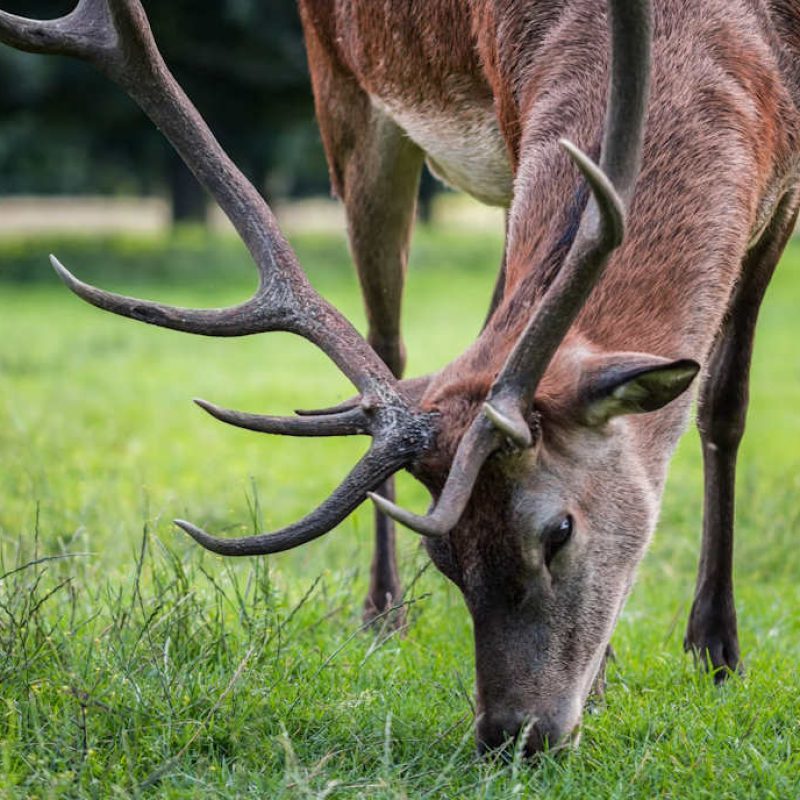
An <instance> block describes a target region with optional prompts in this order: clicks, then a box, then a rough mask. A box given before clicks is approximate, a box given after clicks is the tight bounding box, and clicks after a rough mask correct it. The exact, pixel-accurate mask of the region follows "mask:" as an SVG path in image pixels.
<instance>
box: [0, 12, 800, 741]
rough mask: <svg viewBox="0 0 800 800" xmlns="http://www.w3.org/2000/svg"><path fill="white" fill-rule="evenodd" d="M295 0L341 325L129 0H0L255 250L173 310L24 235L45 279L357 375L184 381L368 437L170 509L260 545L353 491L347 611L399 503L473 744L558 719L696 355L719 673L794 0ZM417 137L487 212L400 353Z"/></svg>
mask: <svg viewBox="0 0 800 800" xmlns="http://www.w3.org/2000/svg"><path fill="white" fill-rule="evenodd" d="M299 10H300V15H301V19H302V24H303V29H304V36H305V41H306V47H307V52H308V60H309V67H310V75H311V82H312V87H313V91H314V97H315V108H316V114H317V119H318V123H319V128H320V131H321V135H322V141H323V145H324V148H325V151H326V155H327V159H328V164H329V168H330V175H331V182H332V186H333V190H334V193H335V194H336V195H337V196H338V197H339V198H341V200H342V202H343V203H344V207H345V210H346V216H347V221H348V232H349V238H350V244H351V250H352V254H353V259H354V262H355V266H356V268H357V272H358V275H359V278H360V283H361V287H362V293H363V298H364V302H365V307H366V315H367V324H368V332H367V335H366V337H362V336H361V335H360V334H359V333H358V332H357V331H356V330H355V328H354V327H353V326H352V325H351V324H350V323H349V322H348V321H347V320H346V319H345V318H344V317H343V316H342V315H341V314H340V313H339V312H338V311H337V310H336V309H335V308H333V307H332V306H331V305H330V304H329V303H328V302H327V301H326V300H324V299H323V298H322V297H321V296H320V295H319V294H318V293H317V292H316V291H315V290H314V289H313V288H312V286H311V284H310V283H309V281H308V279H307V277H306V275H305V273H304V272H303V270H302V268H301V266H300V264H299V262H298V260H297V258H296V256H295V255H294V253H293V251H292V249H291V247H290V246H289V244H288V242H287V240H286V239H285V238H284V236H283V235H282V233H281V231H280V229H279V227H278V224H277V222H276V219H275V217H274V216H273V214H272V211H271V210H270V208H269V207H268V205H267V204H266V202H265V201H264V200H263V199H262V197H261V195H260V194H259V192H258V191H257V190H256V189H255V188H254V187H253V185H252V184H251V183H249V182H248V181H247V180H246V178H245V177H244V176H243V175H242V173H241V172H239V170H238V169H237V168H236V166H235V165H234V164H233V163H232V162H231V160H230V158H229V157H228V156H227V155H226V153H225V152H224V151H223V150H222V148H221V147H220V145H219V144H218V143H217V141H216V140H215V138H214V136H213V134H212V133H211V131H210V130H209V129H208V127H207V126H206V124H205V123H204V121H203V119H202V118H201V116H200V114H199V113H198V111H197V110H196V109H195V108H194V106H193V105H192V104H191V102H190V100H189V99H188V98H187V97H186V95H185V94H184V92H183V91H182V89H181V88H180V87H179V86H178V84H177V83H176V82H175V80H174V78H173V77H172V75H171V73H170V72H169V70H168V68H167V66H166V64H165V62H164V60H163V58H162V56H161V54H160V53H159V50H158V48H157V46H156V43H155V41H154V38H153V35H152V32H151V30H150V27H149V23H148V20H147V17H146V15H145V12H144V10H143V8H142V5H141V3H140V2H139V0H80V2H79V3H78V4H77V6H76V8H75V9H74V11H72V12H71V13H70V14H68V15H66V16H64V17H62V18H59V19H55V20H49V21H39V20H32V19H27V18H22V17H18V16H15V15H12V14H9V13H6V12H2V13H0V40H2V41H3V42H5V43H6V44H8V45H11V46H13V47H16V48H19V49H22V50H27V51H32V52H37V53H49V54H61V55H66V56H72V57H75V58H79V59H83V60H84V61H87V62H89V63H90V64H92V65H93V66H94V67H96V68H97V69H99V70H100V71H101V72H103V73H104V74H105V75H107V76H108V77H109V78H111V79H112V80H114V81H116V82H117V83H118V84H119V85H120V86H121V87H122V88H123V89H124V90H125V91H127V92H128V94H129V95H130V96H131V97H132V98H133V99H134V100H135V101H136V102H137V103H138V104H139V106H141V108H142V109H143V110H144V112H145V113H146V114H147V115H148V116H149V117H150V119H151V120H152V121H153V123H154V124H155V125H156V126H157V127H158V128H159V129H160V130H161V131H162V132H163V134H164V135H165V136H166V138H167V139H168V140H169V142H170V143H171V144H172V146H173V147H174V148H175V149H176V150H177V151H178V153H179V154H180V155H181V156H182V158H183V159H184V161H185V162H186V163H187V165H188V166H189V168H190V169H191V170H192V172H193V173H194V175H195V176H196V178H197V179H198V181H199V182H200V183H201V184H202V185H203V186H204V187H205V188H206V189H207V190H208V192H209V193H210V194H211V195H212V196H213V197H214V199H215V200H216V201H217V203H218V204H219V205H220V207H221V208H222V209H223V211H224V212H225V213H226V214H227V215H228V217H229V218H230V220H231V222H232V223H233V225H234V227H235V228H236V231H237V232H238V234H239V236H240V237H241V239H242V240H243V242H244V243H245V245H246V246H247V248H248V250H249V252H250V254H251V256H252V258H253V261H254V263H255V265H256V267H257V269H258V273H259V277H260V281H259V287H258V289H257V291H256V293H255V294H254V296H253V297H252V298H251V299H249V300H245V301H244V302H242V303H241V304H239V305H236V306H233V307H230V308H225V309H202V310H195V309H184V308H176V307H171V306H166V305H163V304H160V303H157V302H153V301H145V300H139V299H134V298H128V297H125V296H122V295H117V294H112V293H109V292H106V291H103V290H101V289H99V288H96V287H93V286H90V285H88V284H86V283H84V282H82V281H80V280H79V279H78V278H77V277H75V276H74V275H73V274H72V273H71V272H69V271H68V270H67V269H66V268H65V267H64V266H63V265H62V264H61V263H60V262H59V261H58V260H57V259H56V258H55V257H51V260H52V264H53V267H54V268H55V270H56V272H57V273H58V275H59V276H60V278H61V279H62V280H63V282H64V283H65V284H66V285H67V287H69V289H71V290H72V291H73V292H74V293H75V294H76V295H78V296H79V297H80V298H82V299H83V300H85V301H87V302H88V303H90V304H92V305H94V306H97V307H98V308H101V309H104V310H106V311H109V312H113V313H115V314H119V315H122V316H126V317H130V318H133V319H136V320H140V321H142V322H146V323H149V324H151V325H159V326H162V327H166V328H171V329H174V330H178V331H184V332H188V333H194V334H200V335H204V336H245V335H250V334H257V333H264V332H269V331H276V330H280V331H289V332H291V333H294V334H297V335H299V336H301V337H304V338H305V339H306V340H308V341H309V342H311V343H312V344H313V345H315V346H316V347H318V348H320V349H321V350H322V351H323V352H324V353H325V354H326V355H327V356H328V358H330V360H331V361H332V362H333V363H334V364H335V365H336V366H337V367H338V369H339V370H341V372H342V373H343V374H344V375H345V376H346V377H347V378H348V379H349V380H350V382H351V383H352V384H353V386H354V388H355V390H356V394H355V395H354V397H353V398H351V399H349V400H347V401H345V402H343V403H339V404H338V405H335V406H331V407H328V408H322V409H320V410H316V411H304V412H298V413H297V414H296V415H295V416H289V417H278V416H269V415H262V414H255V413H244V412H237V411H232V410H229V409H225V408H222V407H220V406H217V405H214V404H212V403H208V402H206V401H198V402H199V403H200V405H201V406H202V408H203V409H205V410H206V411H207V412H209V413H210V414H211V415H212V416H214V417H217V418H218V419H220V420H222V421H223V422H226V423H229V424H232V425H235V426H239V427H243V428H247V429H250V430H253V431H257V432H262V433H267V434H272V435H288V436H312V437H316V436H352V435H364V436H369V437H371V440H372V442H371V445H370V447H369V450H368V451H367V453H366V455H365V456H363V458H362V459H361V460H360V461H359V462H358V463H357V464H356V465H355V466H354V467H353V468H352V470H351V471H350V472H349V474H348V475H347V477H346V478H345V479H344V480H343V482H342V483H341V484H340V486H339V487H338V488H337V489H336V490H335V491H333V493H332V494H331V495H330V496H329V497H328V498H327V499H326V500H324V501H323V502H322V503H321V504H320V505H319V507H318V508H316V509H315V510H313V511H312V512H311V513H309V514H308V515H307V516H306V517H304V518H303V519H302V520H300V521H298V522H296V523H293V524H290V525H288V526H287V527H285V528H282V529H281V530H278V531H273V532H265V533H263V534H258V535H253V536H250V537H244V538H218V537H215V536H213V535H212V534H210V533H208V532H206V531H204V530H203V529H201V528H199V527H197V526H195V525H194V524H192V523H189V522H187V521H184V520H176V523H177V525H178V526H180V527H181V528H182V529H183V530H184V531H186V532H187V533H188V534H189V535H190V536H192V537H193V538H194V539H195V540H196V541H197V542H198V543H199V544H200V545H202V546H203V547H205V548H207V549H208V550H211V551H213V552H215V553H218V554H221V555H224V556H258V555H265V554H275V553H279V552H281V551H285V550H288V549H290V548H294V547H299V546H301V545H303V544H306V543H308V542H310V541H312V540H314V539H316V538H318V537H320V536H323V535H325V534H327V533H329V532H331V531H332V530H334V529H335V528H336V527H337V525H339V523H341V522H342V521H343V520H344V519H345V518H346V517H347V516H348V515H349V514H351V513H352V512H353V511H354V510H355V509H356V508H357V507H358V506H359V505H361V504H362V503H363V502H364V501H365V500H366V499H367V497H369V498H371V499H372V500H373V501H374V504H375V544H376V547H375V555H374V558H373V563H372V570H371V583H370V588H369V593H368V597H367V600H366V604H365V608H366V612H365V613H366V614H367V616H368V617H374V616H377V615H380V614H382V613H384V612H386V611H387V609H390V608H392V607H393V605H396V604H397V603H398V601H400V600H401V599H402V596H403V592H402V587H401V584H400V580H399V576H398V570H397V565H396V557H395V553H394V545H395V529H394V523H395V522H399V523H401V524H402V525H404V526H405V527H407V528H409V529H411V530H412V531H415V532H417V533H418V534H420V535H421V537H422V541H423V542H424V546H425V548H426V549H427V552H428V554H429V556H430V559H431V560H432V562H433V564H434V565H435V566H436V567H437V568H438V570H439V571H440V572H441V573H443V575H444V576H445V577H446V578H448V579H449V580H450V581H452V582H453V583H454V584H455V585H456V586H457V587H458V588H459V589H460V591H461V593H462V594H463V596H464V599H465V603H466V606H467V609H468V611H469V613H470V615H471V618H472V623H473V630H474V644H475V667H476V698H477V700H476V740H477V745H478V748H479V750H481V751H484V752H486V751H494V750H496V749H497V748H500V747H502V746H503V745H504V744H506V743H508V742H509V741H516V743H517V746H519V747H521V748H522V751H523V752H524V753H525V754H526V755H529V756H534V755H535V754H537V753H539V752H541V751H543V750H545V749H547V748H551V749H557V748H562V747H568V746H569V745H573V744H575V743H576V742H577V740H578V738H579V734H580V724H581V718H582V714H583V709H584V706H585V704H586V701H587V698H588V697H589V694H590V692H591V689H592V687H593V686H594V685H595V684H596V682H597V681H598V680H599V679H600V678H601V677H602V673H603V668H604V660H605V656H606V653H607V648H608V646H609V641H610V638H611V635H612V632H613V630H614V627H615V624H616V621H617V619H618V617H619V615H620V612H621V610H622V608H623V605H624V603H625V600H626V598H627V596H628V593H629V591H630V589H631V586H632V584H633V582H634V577H635V573H636V569H637V565H638V564H639V562H640V560H641V558H642V556H643V554H644V552H645V550H646V548H647V546H648V543H649V541H650V538H651V537H652V534H653V532H654V529H655V527H656V523H657V518H658V513H659V508H660V505H661V499H662V495H663V490H664V483H665V478H666V473H667V468H668V465H669V461H670V458H671V455H672V453H673V451H674V449H675V446H676V444H677V442H678V440H679V438H680V436H681V434H682V433H683V432H684V430H685V429H686V427H687V426H688V424H689V420H690V409H691V402H692V392H691V391H690V387H692V386H693V385H694V384H695V383H698V384H699V389H698V403H697V423H698V427H699V431H700V436H701V441H702V447H703V457H704V476H705V477H704V486H705V488H704V492H705V499H704V518H703V527H702V542H701V555H700V561H699V568H698V577H697V585H696V590H695V596H694V602H693V605H692V608H691V611H690V614H689V621H688V625H687V630H686V638H685V648H686V649H687V650H689V651H693V652H694V653H696V654H697V655H698V656H699V657H700V659H701V660H702V661H703V662H704V663H705V664H706V666H707V667H708V668H709V669H711V670H713V674H714V679H715V680H717V681H721V680H724V679H725V677H726V676H728V675H730V674H732V673H735V672H736V670H737V669H739V668H740V651H739V642H738V634H737V620H736V611H735V604H734V596H733V581H732V554H733V533H734V477H735V470H736V461H737V449H738V445H739V442H740V441H741V438H742V436H743V433H744V425H745V416H746V411H747V405H748V376H749V367H750V360H751V354H752V349H753V339H754V332H755V327H756V320H757V316H758V311H759V307H760V304H761V300H762V298H763V296H764V293H765V291H766V288H767V285H768V283H769V280H770V277H771V275H772V273H773V270H774V268H775V266H776V264H777V261H778V259H779V256H780V255H781V252H782V251H783V249H784V246H785V244H786V242H787V240H788V237H789V236H790V234H791V231H792V229H793V226H794V223H795V220H796V217H797V213H798V204H799V203H800V195H799V194H798V180H797V176H798V157H799V156H800V145H799V144H798V133H799V132H800V125H799V124H800V118H799V117H798V102H800V67H798V64H800V59H798V57H797V56H798V50H799V49H800V28H798V24H797V21H798V19H800V3H798V2H797V0H770V1H769V2H768V1H767V0H706V2H704V3H702V4H696V3H690V2H686V0H658V2H656V3H654V4H653V8H652V9H651V7H650V3H649V2H648V0H541V2H535V3H531V2H522V1H521V0H505V2H496V1H495V2H491V1H490V0H470V2H467V0H426V2H424V3H423V2H409V3H379V4H376V3H374V2H372V0H299ZM425 162H427V163H428V165H429V166H430V168H431V169H432V170H433V171H434V173H436V174H437V175H438V176H440V177H441V178H442V179H443V180H445V181H446V182H447V183H449V184H451V185H453V186H455V187H457V188H460V189H462V190H464V191H466V192H468V193H469V194H471V195H473V196H474V197H477V198H478V199H480V200H482V201H484V202H486V203H489V204H494V205H497V206H501V207H503V208H505V209H506V220H507V224H506V239H505V253H504V257H503V260H502V264H501V267H500V270H499V275H498V279H497V284H496V288H495V290H494V293H493V297H492V300H491V303H490V307H489V311H488V316H487V318H486V320H485V322H484V324H483V327H482V328H481V329H480V332H479V333H478V335H477V338H476V339H475V341H474V342H473V343H472V344H471V345H470V346H469V347H468V348H467V350H466V351H465V352H464V353H462V354H461V355H460V356H458V357H457V358H456V359H455V360H454V361H452V362H451V363H449V364H448V365H446V366H445V367H443V368H442V369H441V370H440V371H438V372H435V373H433V374H431V375H428V376H424V377H421V378H412V379H407V378H404V377H403V373H404V366H405V351H404V346H403V343H402V337H401V326H400V319H401V300H402V291H403V284H404V276H405V271H406V264H407V259H408V247H409V240H410V236H411V232H412V228H413V222H414V208H415V202H416V195H417V188H418V182H419V178H420V172H421V170H422V167H423V164H424V163H425ZM403 469H405V470H407V471H408V472H410V473H411V475H412V476H414V477H415V478H416V479H417V480H418V481H419V482H421V483H422V484H423V486H424V487H425V488H426V489H427V490H428V491H429V492H430V494H431V497H432V504H431V507H430V508H429V510H428V511H427V512H426V513H414V512H412V511H409V510H407V509H404V508H402V507H401V506H399V505H398V504H397V503H396V497H395V492H394V484H393V476H394V475H395V474H396V473H397V472H399V471H400V470H403Z"/></svg>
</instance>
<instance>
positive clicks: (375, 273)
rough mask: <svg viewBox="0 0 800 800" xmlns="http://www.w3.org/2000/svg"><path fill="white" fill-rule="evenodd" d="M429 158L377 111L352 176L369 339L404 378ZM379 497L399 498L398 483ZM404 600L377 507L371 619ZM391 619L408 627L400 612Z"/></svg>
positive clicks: (354, 234) (389, 534) (348, 175)
mask: <svg viewBox="0 0 800 800" xmlns="http://www.w3.org/2000/svg"><path fill="white" fill-rule="evenodd" d="M422 162H423V155H422V152H421V151H420V150H419V148H417V146H416V145H414V144H413V143H412V142H411V141H410V140H409V139H408V138H407V137H406V135H405V133H404V132H403V131H402V130H400V128H398V127H397V125H395V124H394V123H393V122H392V121H391V120H389V119H388V118H387V117H385V116H384V115H383V114H381V113H380V112H378V111H375V110H372V112H371V114H370V124H369V125H368V127H367V129H366V131H362V135H361V138H360V139H359V142H358V144H357V146H356V148H355V151H354V153H353V155H352V156H351V158H350V160H349V163H348V165H347V169H346V172H345V184H344V200H345V206H346V208H347V217H348V229H349V234H350V246H351V248H352V251H353V258H354V260H355V263H356V268H357V270H358V276H359V280H360V283H361V291H362V294H363V296H364V304H365V306H366V312H367V321H368V334H367V340H368V341H369V343H370V344H371V345H372V347H373V348H374V349H375V351H376V352H377V353H378V355H379V356H380V357H381V358H382V359H383V361H384V362H385V363H386V365H387V366H388V367H389V369H391V371H392V372H393V373H394V375H395V376H396V377H398V378H400V377H402V374H403V370H404V369H405V348H404V346H403V341H402V338H401V334H400V312H401V304H402V293H403V284H404V281H405V271H406V263H407V259H408V245H409V240H410V235H411V230H412V227H413V223H414V214H415V205H416V198H417V190H418V187H419V179H420V174H421V170H422ZM379 494H381V495H383V496H384V497H386V498H387V499H388V500H391V501H394V499H395V487H394V478H390V479H389V480H387V481H386V482H385V483H384V484H383V486H382V487H381V488H380V490H379ZM401 597H402V589H401V586H400V579H399V576H398V571H397V557H396V552H395V527H394V521H393V520H392V519H390V518H389V517H387V516H386V515H385V514H383V513H382V512H380V511H378V510H377V509H376V510H375V551H374V555H373V559H372V567H371V570H370V586H369V591H368V593H367V597H366V600H365V602H364V618H365V619H366V620H373V619H383V617H384V615H385V614H386V613H387V612H388V611H390V610H391V609H392V608H393V607H394V606H396V605H397V604H398V603H399V602H400V600H401ZM391 615H392V619H391V620H390V622H391V623H392V624H395V625H397V626H402V625H403V624H404V622H405V615H404V613H403V611H402V610H401V609H395V610H394V611H392V612H391Z"/></svg>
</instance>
